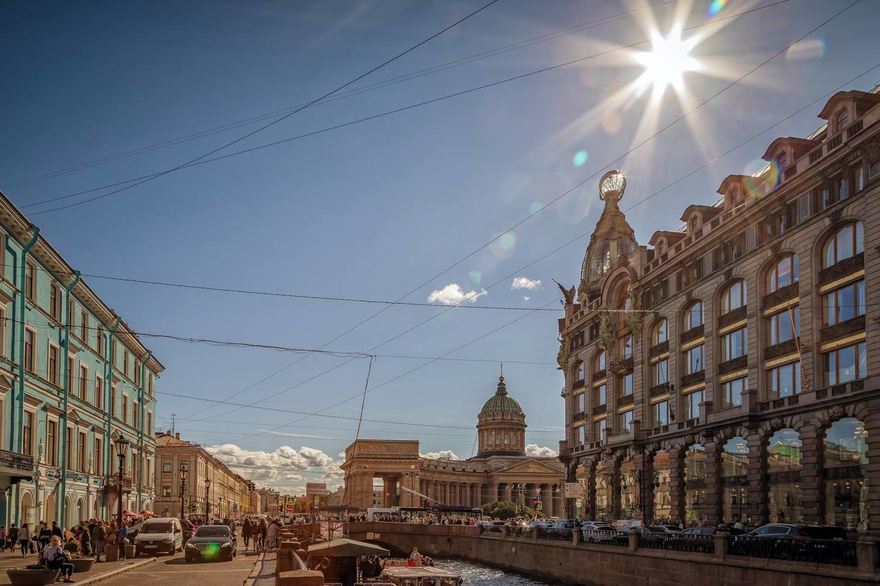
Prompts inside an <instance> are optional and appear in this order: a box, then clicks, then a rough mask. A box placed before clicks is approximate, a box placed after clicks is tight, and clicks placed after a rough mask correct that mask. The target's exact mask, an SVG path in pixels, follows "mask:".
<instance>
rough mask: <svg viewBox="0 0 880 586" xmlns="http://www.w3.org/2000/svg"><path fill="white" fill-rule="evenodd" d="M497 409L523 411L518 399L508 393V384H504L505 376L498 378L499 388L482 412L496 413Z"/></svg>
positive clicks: (513, 411)
mask: <svg viewBox="0 0 880 586" xmlns="http://www.w3.org/2000/svg"><path fill="white" fill-rule="evenodd" d="M496 411H502V412H505V411H506V412H511V413H522V412H523V410H522V407H520V406H519V403H518V402H517V400H516V399H514V398H513V397H511V396H510V395H508V394H507V386H506V385H505V384H504V377H503V376H502V377H501V378H500V379H499V380H498V389H497V390H496V391H495V394H494V395H492V396H491V397H490V398H489V400H488V401H486V403H485V404H484V405H483V408H482V409H480V414H481V415H482V414H486V413H495V412H496Z"/></svg>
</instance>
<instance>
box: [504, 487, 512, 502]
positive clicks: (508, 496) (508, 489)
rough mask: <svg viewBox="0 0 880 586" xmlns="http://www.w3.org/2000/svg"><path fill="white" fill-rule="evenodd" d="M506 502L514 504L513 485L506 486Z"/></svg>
mask: <svg viewBox="0 0 880 586" xmlns="http://www.w3.org/2000/svg"><path fill="white" fill-rule="evenodd" d="M504 500H505V501H507V502H509V503H510V502H513V485H512V484H511V483H509V482H508V483H507V484H506V485H504Z"/></svg>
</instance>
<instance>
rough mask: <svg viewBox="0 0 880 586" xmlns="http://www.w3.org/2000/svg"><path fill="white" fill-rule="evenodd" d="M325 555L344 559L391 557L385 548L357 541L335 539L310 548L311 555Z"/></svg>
mask: <svg viewBox="0 0 880 586" xmlns="http://www.w3.org/2000/svg"><path fill="white" fill-rule="evenodd" d="M312 554H314V555H323V556H327V557H331V558H333V557H336V558H344V557H350V556H359V555H389V554H390V552H389V551H388V550H387V549H385V548H384V547H379V546H378V545H373V544H372V543H364V542H363V541H355V540H354V539H334V540H333V541H326V542H324V543H319V544H317V545H310V546H309V555H312Z"/></svg>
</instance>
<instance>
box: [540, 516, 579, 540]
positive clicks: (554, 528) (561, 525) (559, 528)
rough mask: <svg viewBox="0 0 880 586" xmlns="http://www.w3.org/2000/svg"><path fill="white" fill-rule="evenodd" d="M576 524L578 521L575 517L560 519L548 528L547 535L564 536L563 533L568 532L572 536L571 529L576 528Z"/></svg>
mask: <svg viewBox="0 0 880 586" xmlns="http://www.w3.org/2000/svg"><path fill="white" fill-rule="evenodd" d="M576 525H577V521H575V520H574V519H559V520H558V521H556V522H555V523H553V524H552V525H550V527H548V528H547V535H549V536H562V535H563V534H567V535H568V536H569V538H570V537H571V531H572V529H574V528H575V526H576Z"/></svg>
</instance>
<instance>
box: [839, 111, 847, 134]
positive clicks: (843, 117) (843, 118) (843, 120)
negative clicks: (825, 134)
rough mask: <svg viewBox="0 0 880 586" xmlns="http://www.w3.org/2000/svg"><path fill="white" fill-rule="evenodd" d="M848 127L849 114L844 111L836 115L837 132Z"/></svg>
mask: <svg viewBox="0 0 880 586" xmlns="http://www.w3.org/2000/svg"><path fill="white" fill-rule="evenodd" d="M847 126H849V113H848V112H847V111H846V110H843V111H841V112H840V114H838V115H837V132H840V131H841V130H843V129H844V128H846V127H847Z"/></svg>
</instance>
